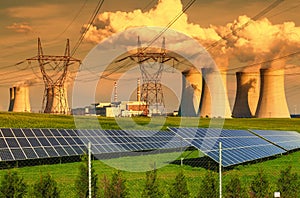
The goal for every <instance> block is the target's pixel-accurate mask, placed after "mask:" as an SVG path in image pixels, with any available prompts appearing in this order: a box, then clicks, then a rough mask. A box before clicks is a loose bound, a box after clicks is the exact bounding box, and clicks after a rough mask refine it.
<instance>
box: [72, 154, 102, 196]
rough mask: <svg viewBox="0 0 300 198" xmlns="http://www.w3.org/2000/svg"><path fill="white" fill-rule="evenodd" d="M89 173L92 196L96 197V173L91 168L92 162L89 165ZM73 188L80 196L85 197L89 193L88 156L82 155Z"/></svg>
mask: <svg viewBox="0 0 300 198" xmlns="http://www.w3.org/2000/svg"><path fill="white" fill-rule="evenodd" d="M91 175H92V197H93V198H95V197H97V193H98V186H97V182H98V175H97V174H96V173H95V169H94V168H93V163H92V165H91ZM75 190H76V194H77V196H78V197H80V198H86V197H88V195H89V169H88V156H87V155H83V156H82V163H81V164H80V166H79V174H78V176H77V179H76V180H75Z"/></svg>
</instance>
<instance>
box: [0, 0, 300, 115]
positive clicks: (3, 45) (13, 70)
mask: <svg viewBox="0 0 300 198" xmlns="http://www.w3.org/2000/svg"><path fill="white" fill-rule="evenodd" d="M188 2H189V0H182V1H180V0H159V1H158V0H157V1H155V0H143V1H141V0H124V1H119V0H109V1H104V3H103V5H102V7H101V9H100V11H99V15H98V16H97V17H96V20H95V22H94V23H93V24H92V25H91V26H90V28H89V30H88V32H87V34H86V37H85V38H84V40H83V42H82V44H81V45H80V46H79V48H78V49H77V50H76V52H75V53H74V57H76V58H78V59H81V60H84V58H85V57H86V56H87V54H88V52H89V51H90V50H91V49H92V48H94V47H95V46H96V45H97V43H99V42H101V41H103V39H105V38H107V37H110V36H112V35H114V34H116V33H118V32H121V31H124V30H126V29H128V28H131V27H139V26H160V27H164V26H166V25H167V24H168V23H169V22H170V21H171V20H172V19H174V18H175V17H176V16H177V15H178V13H180V11H181V10H182V7H183V6H184V5H187V4H188ZM274 2H275V1H274V0H266V1H260V0H252V1H243V0H197V1H196V2H195V3H194V4H193V5H192V6H191V7H190V8H189V9H188V10H187V11H186V13H185V14H183V15H182V16H181V17H180V18H179V19H178V20H177V21H176V22H175V23H174V24H173V25H172V26H171V27H170V28H172V29H175V30H177V31H180V32H183V33H185V34H187V35H189V36H190V37H192V38H194V39H196V40H197V41H198V42H199V43H201V44H202V45H203V46H205V47H207V48H209V47H210V46H211V45H212V44H213V43H215V42H218V41H220V40H221V39H222V38H223V42H222V43H221V44H220V45H219V46H218V47H217V48H216V49H214V50H212V51H210V53H211V54H212V57H213V58H215V61H216V62H217V64H218V63H219V67H220V68H222V69H224V70H227V69H229V72H228V82H227V83H228V84H227V85H228V93H229V100H230V103H231V105H232V104H233V103H234V97H235V78H234V73H235V72H236V71H241V70H244V69H245V70H246V69H248V68H250V69H251V70H252V69H253V68H255V69H258V68H257V67H260V66H257V65H255V66H254V67H245V66H248V65H253V64H255V63H260V62H264V61H267V60H272V59H276V58H280V57H282V56H286V55H288V54H291V53H294V52H297V51H300V30H299V26H300V17H299V8H300V1H298V0H285V1H283V2H280V3H279V4H278V5H277V6H276V7H275V8H273V9H272V10H270V11H269V12H268V13H266V14H264V15H263V16H262V17H260V18H259V19H257V20H256V21H252V20H251V18H252V17H255V16H256V15H257V14H259V13H260V12H261V11H263V10H264V9H265V8H267V7H268V6H269V5H271V4H272V3H274ZM277 2H279V1H277ZM97 4H98V1H96V0H72V1H70V0H43V1H41V0H26V1H25V0H20V1H4V2H2V3H1V5H0V20H1V23H0V24H1V28H0V35H1V40H0V52H1V53H0V110H2V111H6V110H7V109H8V104H9V91H8V88H9V87H12V86H14V85H16V84H21V83H25V82H26V83H29V84H31V87H30V92H31V95H30V97H31V98H30V100H31V106H32V108H33V110H34V111H38V110H40V109H41V103H42V95H43V81H42V79H41V75H40V72H39V70H38V67H37V63H35V62H32V63H31V64H28V63H27V62H24V63H22V64H18V65H16V63H18V62H20V61H21V62H22V61H24V60H25V59H27V58H30V57H33V56H35V55H36V54H37V38H38V37H40V38H41V40H42V45H43V50H44V53H45V54H50V55H63V53H64V48H65V42H66V39H67V38H69V39H70V43H71V49H73V48H72V47H73V46H74V45H75V43H76V42H77V41H78V39H79V38H80V35H81V33H82V31H83V30H84V28H86V27H87V23H88V21H89V19H90V18H91V15H92V13H93V12H94V10H95V8H96V6H97ZM248 22H251V23H249V24H248V25H247V27H245V28H243V29H241V30H240V31H238V32H236V34H234V35H233V36H230V37H228V36H227V35H228V33H230V32H232V30H235V29H237V28H239V27H241V26H243V25H244V24H246V23H248ZM298 60H299V56H288V58H286V59H283V60H281V61H279V62H280V65H285V66H284V68H286V74H287V75H286V79H285V81H286V96H287V101H288V105H289V108H290V111H291V113H294V112H295V110H296V111H297V113H299V112H300V103H299V97H300V83H299V69H298V65H299V62H300V61H298ZM278 64H279V63H278ZM275 65H276V64H275ZM280 67H281V66H280ZM76 69H77V68H76V67H73V68H70V70H71V72H73V74H74V73H75V72H76ZM128 83H131V84H135V80H134V81H131V82H128ZM112 84H113V82H112ZM121 90H122V89H120V92H121ZM121 94H122V93H120V95H121ZM108 95H110V93H109V94H108ZM87 105H88V104H87Z"/></svg>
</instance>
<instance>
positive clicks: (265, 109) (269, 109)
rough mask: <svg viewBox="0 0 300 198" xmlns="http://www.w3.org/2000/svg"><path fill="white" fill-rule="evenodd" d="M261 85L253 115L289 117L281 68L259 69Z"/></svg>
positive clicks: (259, 116)
mask: <svg viewBox="0 0 300 198" xmlns="http://www.w3.org/2000/svg"><path fill="white" fill-rule="evenodd" d="M260 77H261V86H260V96H259V101H258V106H257V110H256V113H255V116H256V117H258V118H290V113H289V109H288V106H287V102H286V98H285V90H284V70H283V69H278V70H276V69H261V70H260Z"/></svg>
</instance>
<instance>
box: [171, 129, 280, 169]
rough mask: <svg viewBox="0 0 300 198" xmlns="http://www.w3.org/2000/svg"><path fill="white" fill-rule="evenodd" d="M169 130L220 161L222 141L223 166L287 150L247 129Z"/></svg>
mask: <svg viewBox="0 0 300 198" xmlns="http://www.w3.org/2000/svg"><path fill="white" fill-rule="evenodd" d="M169 130H171V131H173V132H174V133H176V134H177V135H179V136H181V137H182V138H183V139H184V140H186V141H187V142H190V143H191V145H193V146H194V147H196V148H197V149H199V150H200V151H202V152H203V153H204V154H206V155H207V156H209V157H210V158H212V159H213V160H214V161H216V162H219V142H220V141H221V142H222V166H223V167H228V166H232V165H236V164H241V163H244V162H248V161H253V160H257V159H261V158H265V157H270V156H274V155H277V154H282V153H285V150H283V149H281V148H279V147H277V146H275V145H273V144H271V143H269V142H267V141H265V140H264V139H262V138H260V137H258V136H256V135H254V134H252V133H250V132H249V131H246V130H228V129H213V128H169Z"/></svg>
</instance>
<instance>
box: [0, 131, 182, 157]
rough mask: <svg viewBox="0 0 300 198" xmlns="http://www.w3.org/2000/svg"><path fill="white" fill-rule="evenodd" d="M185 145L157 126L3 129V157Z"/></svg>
mask: <svg viewBox="0 0 300 198" xmlns="http://www.w3.org/2000/svg"><path fill="white" fill-rule="evenodd" d="M88 142H91V144H92V153H93V154H103V153H118V152H132V151H145V150H157V149H173V148H182V147H184V146H185V145H183V142H182V139H181V138H178V137H177V136H175V135H174V133H172V132H167V131H155V130H128V131H123V130H98V129H96V130H92V129H85V130H78V129H75V130H73V129H10V128H2V129H0V161H17V160H27V159H38V158H51V157H64V156H77V155H82V154H83V153H84V152H85V151H86V145H87V143H88Z"/></svg>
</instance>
